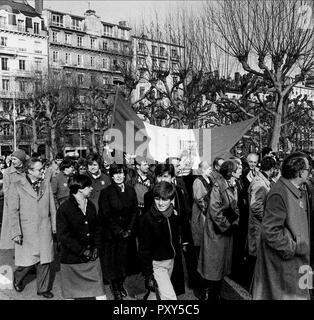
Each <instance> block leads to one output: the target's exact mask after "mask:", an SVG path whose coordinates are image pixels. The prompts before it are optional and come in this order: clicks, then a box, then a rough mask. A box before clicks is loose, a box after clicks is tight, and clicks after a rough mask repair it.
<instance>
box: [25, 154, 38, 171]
mask: <svg viewBox="0 0 314 320" xmlns="http://www.w3.org/2000/svg"><path fill="white" fill-rule="evenodd" d="M36 162H40V163H42V161H41V159H39V158H36V157H31V158H29V159H28V160H27V161H26V162H25V166H24V168H25V171H26V172H27V171H28V170H29V169H33V167H34V164H35V163H36Z"/></svg>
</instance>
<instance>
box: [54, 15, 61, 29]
mask: <svg viewBox="0 0 314 320" xmlns="http://www.w3.org/2000/svg"><path fill="white" fill-rule="evenodd" d="M52 24H53V25H55V26H61V27H62V26H63V19H62V16H60V15H57V14H53V15H52Z"/></svg>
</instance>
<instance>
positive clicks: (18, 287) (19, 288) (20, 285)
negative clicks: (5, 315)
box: [13, 279, 25, 292]
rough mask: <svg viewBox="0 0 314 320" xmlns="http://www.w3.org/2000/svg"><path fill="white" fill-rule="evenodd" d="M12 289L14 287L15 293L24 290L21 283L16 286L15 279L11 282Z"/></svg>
mask: <svg viewBox="0 0 314 320" xmlns="http://www.w3.org/2000/svg"><path fill="white" fill-rule="evenodd" d="M13 287H14V289H15V291H17V292H22V291H23V290H24V288H25V286H24V285H23V284H22V283H21V284H17V283H16V281H15V279H14V281H13Z"/></svg>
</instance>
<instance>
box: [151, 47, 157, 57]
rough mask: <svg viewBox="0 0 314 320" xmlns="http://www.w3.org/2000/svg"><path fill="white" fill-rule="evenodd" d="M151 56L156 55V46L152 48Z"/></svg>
mask: <svg viewBox="0 0 314 320" xmlns="http://www.w3.org/2000/svg"><path fill="white" fill-rule="evenodd" d="M152 54H153V55H156V54H157V46H152Z"/></svg>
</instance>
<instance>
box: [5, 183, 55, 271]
mask: <svg viewBox="0 0 314 320" xmlns="http://www.w3.org/2000/svg"><path fill="white" fill-rule="evenodd" d="M8 208H9V217H10V225H11V239H13V238H15V237H16V236H18V235H22V236H23V243H22V245H18V244H15V265H16V266H21V267H28V266H32V265H34V264H36V263H38V262H40V263H41V264H45V263H50V262H52V261H53V258H54V250H53V237H52V234H53V233H56V208H55V204H54V198H53V194H52V191H51V185H50V183H49V182H48V181H47V180H43V183H42V185H41V188H40V191H39V194H37V193H36V192H35V191H34V189H33V188H32V186H31V184H30V183H29V182H28V181H27V179H26V177H25V178H23V179H22V180H20V181H17V182H15V183H13V184H11V186H10V190H9V199H8Z"/></svg>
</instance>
